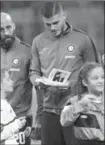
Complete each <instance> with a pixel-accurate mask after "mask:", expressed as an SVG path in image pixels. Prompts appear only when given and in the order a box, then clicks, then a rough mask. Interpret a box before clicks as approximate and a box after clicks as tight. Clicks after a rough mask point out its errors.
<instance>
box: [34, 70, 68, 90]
mask: <svg viewBox="0 0 105 145" xmlns="http://www.w3.org/2000/svg"><path fill="white" fill-rule="evenodd" d="M70 75H71V72H68V71H65V70H60V69H55V68H54V69H52V71H51V72H50V74H49V77H48V78H45V77H42V78H39V79H36V82H38V83H43V84H45V85H49V86H58V87H64V88H67V87H68V86H69V81H68V80H69V78H70Z"/></svg>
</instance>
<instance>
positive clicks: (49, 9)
mask: <svg viewBox="0 0 105 145" xmlns="http://www.w3.org/2000/svg"><path fill="white" fill-rule="evenodd" d="M62 11H64V8H63V6H62V5H61V3H59V2H46V3H45V4H44V5H43V8H42V10H41V14H42V16H44V17H45V18H50V17H52V16H54V15H56V14H59V13H60V12H62Z"/></svg>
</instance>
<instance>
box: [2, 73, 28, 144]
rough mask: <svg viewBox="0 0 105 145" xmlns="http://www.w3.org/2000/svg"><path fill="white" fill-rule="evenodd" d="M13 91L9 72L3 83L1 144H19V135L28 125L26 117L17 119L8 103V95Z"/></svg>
mask: <svg viewBox="0 0 105 145" xmlns="http://www.w3.org/2000/svg"><path fill="white" fill-rule="evenodd" d="M11 91H13V82H12V80H11V79H10V78H9V74H8V72H5V77H4V79H3V80H2V81H1V120H0V132H1V138H0V139H1V144H18V142H17V140H18V135H17V133H18V132H19V129H21V128H22V127H23V126H24V125H25V123H26V120H25V118H24V117H21V118H19V119H17V118H16V114H15V112H14V111H13V109H12V107H11V105H10V104H9V103H8V102H7V101H6V93H7V92H11Z"/></svg>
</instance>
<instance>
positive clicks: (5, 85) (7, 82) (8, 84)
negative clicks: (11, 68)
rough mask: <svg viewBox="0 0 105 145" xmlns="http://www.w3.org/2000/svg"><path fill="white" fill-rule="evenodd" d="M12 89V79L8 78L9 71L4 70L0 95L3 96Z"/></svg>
mask: <svg viewBox="0 0 105 145" xmlns="http://www.w3.org/2000/svg"><path fill="white" fill-rule="evenodd" d="M12 91H13V81H12V80H11V79H10V78H9V73H8V72H5V73H4V78H3V79H2V80H1V97H2V98H3V97H4V96H5V94H6V93H7V92H12ZM5 97H6V96H5Z"/></svg>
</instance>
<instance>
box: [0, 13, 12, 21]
mask: <svg viewBox="0 0 105 145" xmlns="http://www.w3.org/2000/svg"><path fill="white" fill-rule="evenodd" d="M0 16H1V22H3V21H6V20H8V21H11V22H13V21H12V18H11V16H10V15H9V14H7V13H4V12H1V13H0Z"/></svg>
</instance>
